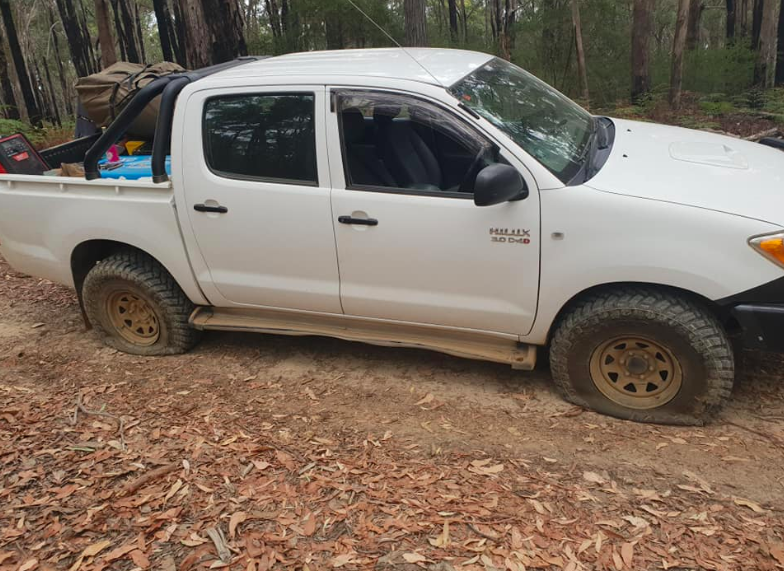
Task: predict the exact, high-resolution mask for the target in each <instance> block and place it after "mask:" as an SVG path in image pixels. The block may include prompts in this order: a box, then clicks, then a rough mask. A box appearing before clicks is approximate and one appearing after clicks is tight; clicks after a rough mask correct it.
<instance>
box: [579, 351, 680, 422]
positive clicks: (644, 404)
mask: <svg viewBox="0 0 784 571" xmlns="http://www.w3.org/2000/svg"><path fill="white" fill-rule="evenodd" d="M590 373H591V380H592V381H593V383H594V385H596V388H597V389H599V391H601V393H602V394H603V395H604V396H606V397H607V398H608V399H610V400H611V401H613V402H614V403H617V404H620V405H622V406H625V407H628V408H631V409H637V410H649V409H652V408H657V407H660V406H663V405H665V404H667V403H668V402H670V401H671V400H672V399H674V398H675V396H676V395H677V394H678V391H680V389H681V385H682V384H683V370H682V368H681V365H680V362H679V361H678V359H677V358H676V357H675V356H674V355H673V354H672V352H671V351H670V350H668V349H667V348H666V347H664V346H663V345H660V344H659V343H656V342H654V341H652V340H650V339H646V338H644V337H637V336H628V337H627V336H623V337H616V338H614V339H611V340H609V341H606V342H605V343H602V344H601V345H599V347H597V348H596V350H595V351H594V352H593V354H592V355H591V359H590Z"/></svg>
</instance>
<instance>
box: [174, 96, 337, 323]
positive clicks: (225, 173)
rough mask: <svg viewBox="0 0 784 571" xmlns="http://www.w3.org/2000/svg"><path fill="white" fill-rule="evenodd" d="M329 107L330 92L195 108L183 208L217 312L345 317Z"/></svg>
mask: <svg viewBox="0 0 784 571" xmlns="http://www.w3.org/2000/svg"><path fill="white" fill-rule="evenodd" d="M324 98H325V90H324V87H323V86H297V87H296V88H291V87H287V88H284V87H267V86H265V87H256V88H247V87H245V88H232V89H219V90H216V89H204V90H201V91H196V92H194V93H193V94H191V96H190V97H189V98H188V100H187V103H186V105H187V107H186V110H185V117H184V128H183V140H182V143H181V145H182V147H181V148H182V153H183V160H182V161H181V163H180V164H181V165H182V169H183V172H182V173H181V176H182V180H183V181H184V193H185V205H184V208H185V210H186V211H187V217H188V219H189V221H190V226H191V228H192V232H193V235H192V236H191V238H192V239H193V240H194V241H195V244H196V250H197V252H195V253H194V257H197V256H198V257H200V259H195V260H193V265H194V268H195V269H196V274H197V277H198V278H199V281H200V283H201V284H202V287H203V288H204V291H205V293H206V294H207V296H208V297H209V298H210V301H212V303H213V304H214V305H216V306H237V305H250V306H266V307H275V308H290V309H300V310H310V311H320V312H330V313H341V312H342V311H341V306H340V295H339V285H340V284H339V280H338V267H337V253H336V248H335V237H334V232H333V225H332V213H331V206H330V185H331V183H330V175H329V168H328V165H327V151H326V134H325V117H324V107H325V103H324ZM186 239H187V238H186Z"/></svg>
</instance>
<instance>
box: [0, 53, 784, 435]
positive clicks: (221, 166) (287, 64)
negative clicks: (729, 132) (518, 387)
mask: <svg viewBox="0 0 784 571" xmlns="http://www.w3.org/2000/svg"><path fill="white" fill-rule="evenodd" d="M158 96H160V97H161V111H160V115H159V119H158V124H157V129H156V136H155V141H154V150H153V157H152V176H151V177H150V178H149V179H146V180H134V181H130V180H129V181H124V180H108V179H106V178H102V177H101V170H100V169H99V168H98V160H99V158H100V157H102V156H103V154H104V153H105V152H106V150H107V149H108V148H109V146H110V145H112V144H113V143H114V142H115V141H117V140H118V139H119V138H120V137H121V136H122V134H123V132H124V129H125V128H127V126H128V125H129V124H130V122H131V121H132V119H133V118H134V116H135V114H138V113H139V112H140V111H141V110H142V109H143V108H144V107H145V105H146V104H147V103H148V102H149V101H151V100H152V99H153V98H154V97H158ZM167 156H170V157H171V174H170V175H167V172H166V170H165V168H164V163H165V160H166V158H167ZM84 165H85V172H86V178H85V179H74V178H64V177H39V176H14V175H2V176H0V244H1V245H0V250H2V254H3V256H4V257H5V258H6V259H7V260H8V262H9V263H10V264H11V265H12V266H13V267H15V268H16V269H17V270H19V271H21V272H25V273H28V274H32V275H35V276H40V277H42V278H47V279H49V280H52V281H55V282H59V283H62V284H67V285H69V286H71V287H74V288H75V289H76V291H77V293H78V295H79V300H80V303H81V304H82V308H83V310H84V313H85V317H86V319H87V320H88V322H89V324H91V325H92V327H93V328H94V330H95V332H96V333H97V334H98V335H99V336H100V337H101V338H102V339H103V341H104V342H105V343H106V344H108V345H110V346H112V347H114V348H117V349H119V350H121V351H125V352H128V353H133V354H137V355H167V354H174V353H180V352H183V351H187V350H189V349H190V348H191V347H193V346H194V345H195V344H196V342H197V340H198V339H199V333H200V330H210V329H217V330H237V331H255V332H264V333H278V334H287V335H323V336H333V337H339V338H343V339H348V340H354V341H363V342H367V343H374V344H381V345H391V346H408V347H424V348H429V349H433V350H437V351H442V352H445V353H449V354H453V355H458V356H463V357H469V358H476V359H484V360H488V361H495V362H499V363H506V364H509V365H511V366H512V367H515V368H518V369H532V368H533V367H534V365H535V361H536V355H537V351H538V350H539V349H540V348H547V350H548V351H549V361H550V366H551V369H552V375H553V379H554V381H555V383H556V385H557V386H558V387H559V389H560V390H561V391H562V393H563V394H564V395H565V397H566V398H567V399H568V400H570V401H571V402H573V403H576V404H578V405H581V406H585V407H590V408H592V409H595V410H597V411H600V412H602V413H605V414H609V415H614V416H617V417H621V418H626V419H632V420H638V421H650V422H662V423H684V424H688V423H692V424H693V423H702V422H704V421H706V420H707V419H709V418H710V416H711V415H712V414H713V413H714V412H716V411H717V410H718V409H719V408H720V406H721V405H722V403H723V402H724V401H726V400H727V399H728V398H729V397H730V394H731V391H732V387H733V380H734V376H735V371H734V367H735V361H734V356H733V344H732V343H731V339H733V340H734V339H735V337H737V338H738V339H739V340H741V341H742V342H743V343H744V344H745V345H746V346H750V347H752V348H770V349H777V350H778V349H784V154H782V153H781V151H779V150H776V149H773V148H770V147H768V146H765V145H761V144H756V143H751V142H747V141H742V140H737V139H733V138H730V137H724V136H720V135H716V134H711V133H704V132H698V131H691V130H686V129H680V128H675V127H666V126H661V125H655V124H649V123H639V122H632V121H626V120H619V119H611V118H607V117H599V116H593V115H591V114H590V113H588V112H587V111H585V110H584V109H582V108H581V107H579V106H578V105H577V104H575V103H573V102H572V101H570V100H569V99H568V98H566V97H565V96H563V95H561V94H560V93H558V92H557V91H555V90H554V89H552V88H551V87H549V86H547V85H546V84H544V83H542V82H541V81H539V80H538V79H536V78H535V77H533V76H532V75H530V74H528V73H526V72H525V71H523V70H522V69H520V68H518V67H516V66H514V65H512V64H510V63H508V62H506V61H503V60H500V59H498V58H495V57H493V56H490V55H487V54H482V53H474V52H466V51H453V50H442V49H409V50H402V49H380V50H346V51H338V52H313V53H301V54H292V55H285V56H281V57H273V58H266V59H255V60H254V59H251V60H239V61H236V62H231V63H230V64H226V65H222V66H217V67H213V68H208V69H206V70H203V71H201V72H190V73H183V74H175V75H171V76H166V77H164V78H161V79H158V80H156V81H154V82H153V83H151V84H150V85H148V86H147V87H145V88H144V89H143V90H142V91H141V92H140V93H139V94H138V95H137V96H136V97H135V98H134V99H133V100H132V101H131V102H130V103H129V104H128V106H127V107H126V108H125V109H124V110H123V112H122V113H121V114H120V116H119V117H118V118H117V120H116V121H115V122H114V123H113V124H112V125H111V126H110V127H109V128H108V129H107V130H106V131H105V132H104V134H103V136H102V137H101V138H100V139H99V140H98V141H97V142H96V143H95V145H94V146H93V147H92V148H91V149H90V151H89V152H88V153H87V155H86V157H85V160H84Z"/></svg>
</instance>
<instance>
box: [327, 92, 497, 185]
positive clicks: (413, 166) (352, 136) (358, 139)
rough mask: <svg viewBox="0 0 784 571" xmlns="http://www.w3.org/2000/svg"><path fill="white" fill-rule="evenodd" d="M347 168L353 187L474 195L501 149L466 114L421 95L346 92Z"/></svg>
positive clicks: (342, 106)
mask: <svg viewBox="0 0 784 571" xmlns="http://www.w3.org/2000/svg"><path fill="white" fill-rule="evenodd" d="M339 112H340V127H341V136H342V142H343V158H344V168H345V172H346V183H347V185H348V187H349V188H356V187H386V188H389V189H390V190H391V189H397V190H398V191H403V192H407V193H417V194H419V193H422V194H436V195H443V196H463V197H470V196H471V194H472V193H473V185H474V181H475V180H476V175H477V174H478V173H479V171H480V170H481V169H482V168H484V167H485V166H487V165H489V164H492V163H495V162H499V161H500V160H501V159H500V158H499V157H498V149H497V148H496V147H495V146H494V145H492V144H491V143H489V142H488V141H487V140H486V139H484V138H483V137H482V136H481V135H479V134H478V133H477V132H476V131H474V130H473V129H472V128H470V127H468V126H467V125H466V124H465V123H464V122H463V121H462V120H461V119H460V118H458V117H457V116H455V115H453V114H452V113H449V112H448V111H446V110H444V109H442V108H440V107H439V106H437V105H433V104H431V103H428V102H427V101H423V100H421V99H419V98H416V97H411V96H407V95H401V94H395V93H386V92H358V91H355V92H351V91H347V92H342V93H341V94H340V97H339Z"/></svg>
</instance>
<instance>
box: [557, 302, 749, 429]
mask: <svg viewBox="0 0 784 571" xmlns="http://www.w3.org/2000/svg"><path fill="white" fill-rule="evenodd" d="M550 363H551V368H552V372H553V378H554V380H555V382H556V384H557V385H558V387H559V388H560V390H561V391H562V393H563V394H564V396H565V397H566V399H567V400H569V401H571V402H574V403H576V404H579V405H581V406H585V407H587V408H591V409H594V410H596V411H598V412H602V413H604V414H609V415H612V416H616V417H619V418H625V419H630V420H636V421H644V422H657V423H665V424H702V423H704V422H705V421H706V420H708V419H709V418H710V416H711V415H712V414H713V413H715V412H716V411H717V410H719V408H720V407H721V406H722V404H723V403H724V402H725V401H726V400H727V399H728V398H729V396H730V393H731V391H732V386H733V379H734V358H733V352H732V346H731V344H730V342H729V340H728V339H727V336H726V333H725V332H724V330H723V328H722V326H721V324H720V323H719V321H718V320H717V319H716V317H715V316H714V315H712V314H711V313H710V312H709V311H708V310H707V309H706V308H703V307H702V306H700V305H699V304H697V303H694V302H692V301H691V300H688V299H686V298H683V297H681V296H678V295H675V294H672V293H669V292H664V291H658V290H655V289H631V288H630V289H626V290H617V291H608V292H603V293H598V294H594V295H592V296H591V297H588V298H586V299H584V300H582V301H579V302H578V303H576V304H575V305H574V307H572V308H571V310H570V311H569V312H568V313H567V314H566V315H565V316H564V318H563V319H562V320H561V321H560V323H559V324H558V326H557V328H556V331H555V333H554V335H553V340H552V344H551V348H550Z"/></svg>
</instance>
